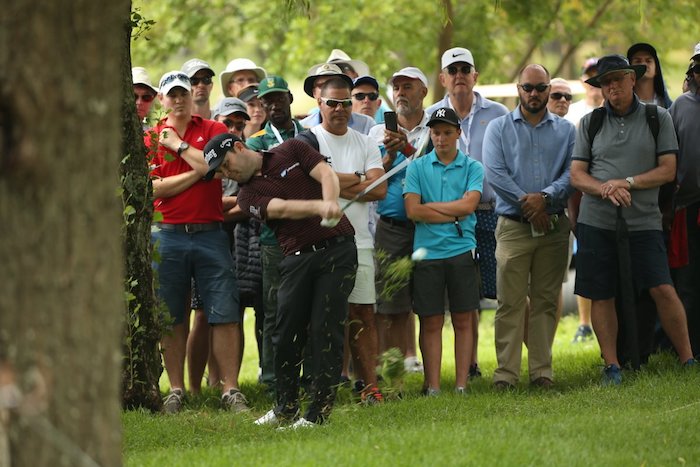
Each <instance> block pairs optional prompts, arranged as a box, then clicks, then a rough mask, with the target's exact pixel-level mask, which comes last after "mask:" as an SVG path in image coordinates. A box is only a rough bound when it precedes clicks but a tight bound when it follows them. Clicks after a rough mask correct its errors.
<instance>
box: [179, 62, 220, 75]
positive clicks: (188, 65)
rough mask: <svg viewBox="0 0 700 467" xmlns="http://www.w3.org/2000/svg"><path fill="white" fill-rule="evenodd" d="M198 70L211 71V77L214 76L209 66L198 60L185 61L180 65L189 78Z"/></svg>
mask: <svg viewBox="0 0 700 467" xmlns="http://www.w3.org/2000/svg"><path fill="white" fill-rule="evenodd" d="M199 70H209V71H211V75H212V76H214V75H215V74H216V73H214V69H213V68H212V67H211V65H209V64H208V63H207V62H205V61H204V60H200V59H198V58H193V59H191V60H187V61H186V62H185V63H183V64H182V71H184V72H185V74H186V75H187V76H189V77H190V78H192V77H193V76H194V75H195V74H196V73H197V72H198V71H199Z"/></svg>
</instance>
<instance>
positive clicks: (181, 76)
mask: <svg viewBox="0 0 700 467" xmlns="http://www.w3.org/2000/svg"><path fill="white" fill-rule="evenodd" d="M176 79H179V80H180V81H184V82H185V83H189V82H190V78H189V76H187V75H186V74H184V73H173V74H172V75H168V76H166V77H165V78H163V80H162V81H161V82H160V86H159V87H161V88H162V87H163V86H165V85H166V84H169V83H172V82H173V81H175V80H176Z"/></svg>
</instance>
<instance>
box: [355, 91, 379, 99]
mask: <svg viewBox="0 0 700 467" xmlns="http://www.w3.org/2000/svg"><path fill="white" fill-rule="evenodd" d="M352 97H354V98H355V100H358V101H363V100H365V97H369V100H371V101H376V100H377V99H379V93H378V92H358V93H357V94H353V96H352Z"/></svg>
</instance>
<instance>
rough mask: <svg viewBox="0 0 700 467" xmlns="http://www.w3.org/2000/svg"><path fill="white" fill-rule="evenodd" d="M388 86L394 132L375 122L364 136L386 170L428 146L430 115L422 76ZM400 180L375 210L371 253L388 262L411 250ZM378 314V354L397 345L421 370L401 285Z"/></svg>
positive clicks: (406, 73)
mask: <svg viewBox="0 0 700 467" xmlns="http://www.w3.org/2000/svg"><path fill="white" fill-rule="evenodd" d="M389 86H390V87H391V88H392V92H393V98H394V99H393V100H394V105H395V107H396V114H397V120H398V124H399V129H398V131H396V132H395V131H391V130H387V129H386V127H385V126H384V124H380V125H377V126H375V127H373V128H372V129H371V130H370V132H369V136H370V137H371V138H373V139H374V140H375V141H377V143H378V144H379V146H380V147H381V148H382V153H383V158H382V162H383V164H384V170H385V171H387V172H388V171H389V170H391V169H392V168H393V167H395V166H397V165H399V164H401V163H402V162H403V161H405V160H406V158H409V159H410V158H413V157H415V156H419V155H420V154H419V153H417V152H416V151H419V150H420V149H421V148H420V147H419V146H421V143H422V142H423V143H426V145H427V144H431V143H430V138H428V131H429V128H428V127H427V126H426V123H427V122H428V118H429V116H428V114H426V113H425V111H424V110H423V99H424V98H425V96H426V94H427V93H428V79H427V78H426V77H425V74H423V72H422V71H421V70H419V69H418V68H415V67H407V68H403V69H401V70H399V71H397V72H396V73H394V75H393V76H392V77H391V79H390V80H389ZM429 150H430V149H428V150H427V151H429ZM427 151H425V152H427ZM405 178H406V168H403V169H402V170H400V171H398V172H397V173H396V174H394V175H393V176H392V177H391V178H389V184H388V187H387V194H386V198H384V199H383V200H380V201H379V202H378V207H377V212H378V213H379V222H378V223H377V231H376V234H375V238H374V243H375V249H376V250H382V251H383V252H384V253H386V254H388V255H389V259H391V260H395V259H397V258H400V257H405V256H410V255H411V253H412V252H413V231H414V225H413V222H412V221H411V220H409V219H408V217H407V216H406V208H405V207H404V201H403V184H404V179H405ZM380 286H381V285H380ZM377 312H378V317H379V319H378V322H379V334H380V342H382V343H383V345H382V350H386V349H390V348H392V347H397V348H398V349H400V350H401V352H402V354H403V355H404V357H407V365H406V366H407V368H406V369H407V370H409V371H411V370H414V371H415V370H418V371H421V370H422V368H420V363H419V362H418V361H417V359H416V357H415V325H414V327H409V326H410V319H412V318H413V316H412V315H411V293H410V290H409V286H408V285H406V286H405V287H404V288H402V289H401V290H399V291H398V292H397V293H396V294H394V295H393V296H392V297H390V298H385V299H382V298H381V297H380V300H379V301H378V306H377ZM411 330H412V331H413V332H411ZM408 358H411V360H408Z"/></svg>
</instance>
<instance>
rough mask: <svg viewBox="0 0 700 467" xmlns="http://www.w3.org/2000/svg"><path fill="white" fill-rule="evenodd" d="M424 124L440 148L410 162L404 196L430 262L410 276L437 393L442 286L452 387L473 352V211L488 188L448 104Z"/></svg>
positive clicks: (458, 384) (430, 386) (428, 373)
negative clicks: (451, 341) (462, 144)
mask: <svg viewBox="0 0 700 467" xmlns="http://www.w3.org/2000/svg"><path fill="white" fill-rule="evenodd" d="M427 125H428V126H429V127H430V137H431V139H432V141H433V146H434V147H435V149H434V150H433V151H431V152H430V153H428V154H426V155H425V156H424V157H422V158H420V159H417V160H416V161H415V162H413V163H412V164H411V165H409V166H408V169H407V171H406V185H405V188H404V202H405V205H406V214H407V215H408V217H409V218H410V219H411V220H413V221H414V222H415V223H416V232H415V237H414V241H413V249H414V251H415V250H417V249H419V248H425V249H426V250H427V255H426V256H425V260H424V261H422V262H419V263H417V264H416V267H415V271H414V275H413V287H414V288H413V310H414V312H415V313H416V314H417V315H418V317H419V320H420V339H419V341H420V348H421V352H422V354H423V363H424V375H425V382H424V383H423V387H424V391H425V393H426V394H427V395H437V394H439V392H440V364H441V360H442V326H443V323H444V319H445V316H444V310H445V292H447V294H448V297H449V303H450V313H451V318H452V327H453V329H454V332H455V370H456V378H455V390H456V391H457V392H459V393H462V392H464V388H465V387H466V386H467V382H468V381H467V380H468V377H469V363H470V362H471V357H472V352H473V334H472V319H473V318H472V316H471V314H470V313H472V312H476V310H477V309H478V308H479V285H478V284H479V282H478V277H477V271H476V262H475V260H474V249H475V248H476V235H475V227H476V216H474V211H475V210H476V208H477V206H478V204H479V200H480V199H481V191H482V189H483V180H484V169H483V166H482V165H481V163H479V162H478V161H475V160H473V159H471V158H469V157H467V156H466V155H465V154H464V153H463V152H462V151H460V150H459V149H457V141H458V140H459V136H460V134H461V129H460V125H459V119H458V118H457V115H456V114H455V112H454V111H453V110H452V109H450V108H445V107H443V108H439V109H437V110H435V111H434V112H433V114H432V115H431V117H430V120H429V121H428V123H427Z"/></svg>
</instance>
